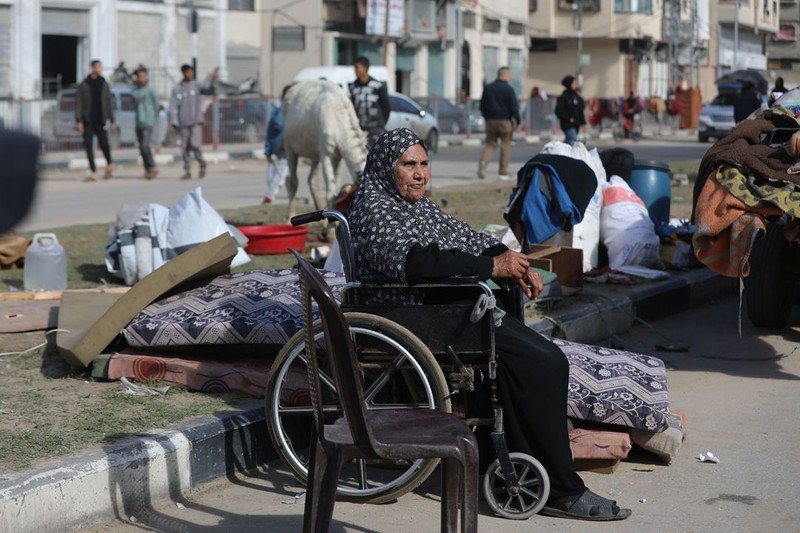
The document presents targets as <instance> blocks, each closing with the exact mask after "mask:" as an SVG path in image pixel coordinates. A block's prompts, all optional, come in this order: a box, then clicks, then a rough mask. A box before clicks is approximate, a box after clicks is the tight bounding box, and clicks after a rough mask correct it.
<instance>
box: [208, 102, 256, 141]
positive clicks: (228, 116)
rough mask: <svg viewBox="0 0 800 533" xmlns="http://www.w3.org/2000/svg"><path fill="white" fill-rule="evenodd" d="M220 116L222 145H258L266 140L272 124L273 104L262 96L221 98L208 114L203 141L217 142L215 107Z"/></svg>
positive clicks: (209, 109)
mask: <svg viewBox="0 0 800 533" xmlns="http://www.w3.org/2000/svg"><path fill="white" fill-rule="evenodd" d="M215 107H216V108H217V110H218V111H217V112H218V113H219V142H221V143H236V142H239V143H241V142H245V143H257V142H262V141H264V137H265V133H266V129H267V122H268V121H269V112H270V108H269V102H268V101H267V100H265V99H263V98H261V97H260V96H258V95H248V96H236V97H231V98H219V99H217V100H216V101H215V102H214V103H212V104H211V105H209V106H208V107H207V108H206V111H205V117H204V119H203V120H204V122H203V142H204V143H210V142H213V141H214V135H213V129H214V113H215V111H214V108H215Z"/></svg>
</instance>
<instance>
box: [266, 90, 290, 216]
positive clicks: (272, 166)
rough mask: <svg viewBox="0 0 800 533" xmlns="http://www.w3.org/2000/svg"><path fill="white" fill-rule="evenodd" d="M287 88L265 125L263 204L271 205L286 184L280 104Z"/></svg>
mask: <svg viewBox="0 0 800 533" xmlns="http://www.w3.org/2000/svg"><path fill="white" fill-rule="evenodd" d="M288 89H289V87H288V86H287V87H284V89H283V93H282V94H281V101H280V102H275V103H273V105H272V113H271V114H270V117H269V122H268V123H267V133H266V142H265V143H264V155H265V156H267V159H268V160H269V162H268V163H267V194H266V195H265V196H264V202H263V203H265V204H268V203H271V202H272V200H273V199H274V198H275V196H276V195H277V194H278V191H279V190H280V188H281V187H283V185H284V183H285V182H286V174H288V172H289V165H288V163H287V161H286V150H284V148H283V111H282V110H281V104H282V102H283V97H284V96H285V95H286V91H287V90H288Z"/></svg>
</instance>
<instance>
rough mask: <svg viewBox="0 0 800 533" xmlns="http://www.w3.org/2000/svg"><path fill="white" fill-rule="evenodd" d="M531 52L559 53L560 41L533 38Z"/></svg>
mask: <svg viewBox="0 0 800 533" xmlns="http://www.w3.org/2000/svg"><path fill="white" fill-rule="evenodd" d="M530 51H531V52H558V41H556V40H555V39H537V38H536V37H532V38H531V48H530Z"/></svg>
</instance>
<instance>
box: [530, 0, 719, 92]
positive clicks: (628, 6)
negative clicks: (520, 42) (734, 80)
mask: <svg viewBox="0 0 800 533" xmlns="http://www.w3.org/2000/svg"><path fill="white" fill-rule="evenodd" d="M701 1H702V0H701ZM669 4H670V0H662V1H658V0H614V1H602V0H549V1H548V0H529V6H528V10H529V23H528V25H529V31H530V36H531V52H530V63H529V68H528V81H529V83H530V84H531V85H538V86H539V87H541V88H542V89H545V90H547V91H548V92H560V91H561V90H562V87H561V86H560V81H561V79H562V78H563V77H564V76H565V75H567V74H571V75H575V76H576V77H578V79H579V85H580V86H581V87H582V91H583V94H584V95H585V96H589V97H591V96H597V97H617V96H620V95H626V94H627V93H628V92H629V91H631V90H632V91H634V92H635V93H636V94H639V95H645V96H661V97H666V96H667V91H668V88H669V87H670V85H671V82H673V81H674V79H675V78H676V77H680V76H682V73H681V70H680V69H677V70H676V71H675V72H671V70H670V68H671V67H670V63H671V62H670V57H672V58H673V61H672V64H673V65H675V66H677V61H676V60H675V58H677V57H678V55H679V53H678V52H679V51H678V50H677V48H675V49H673V47H672V46H670V44H669V41H670V38H669V35H670V30H673V31H674V30H675V27H676V26H675V24H672V25H671V24H670V22H671V21H672V20H673V16H674V17H675V19H674V20H675V21H676V22H677V23H678V24H683V21H685V20H686V18H687V17H686V15H683V14H681V12H680V11H679V10H674V11H673V12H669V11H668V10H667V8H668V7H669ZM706 5H707V2H706ZM697 43H698V44H699V43H700V41H699V40H698V41H697ZM673 44H674V41H673Z"/></svg>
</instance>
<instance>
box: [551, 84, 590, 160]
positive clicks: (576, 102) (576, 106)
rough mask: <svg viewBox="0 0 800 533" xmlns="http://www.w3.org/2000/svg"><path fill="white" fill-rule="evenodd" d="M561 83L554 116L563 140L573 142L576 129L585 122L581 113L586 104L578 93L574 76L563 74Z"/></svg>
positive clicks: (575, 137)
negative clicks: (562, 87)
mask: <svg viewBox="0 0 800 533" xmlns="http://www.w3.org/2000/svg"><path fill="white" fill-rule="evenodd" d="M561 85H563V86H564V92H563V93H561V96H559V97H558V100H556V117H558V121H559V123H560V125H561V130H562V131H563V132H564V142H565V143H567V144H573V143H575V141H577V140H578V130H579V129H580V128H581V126H583V125H584V124H586V117H585V116H584V114H583V113H584V109H585V107H586V104H585V103H584V101H583V98H581V96H580V95H579V94H578V80H576V79H575V76H564V79H563V80H561Z"/></svg>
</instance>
